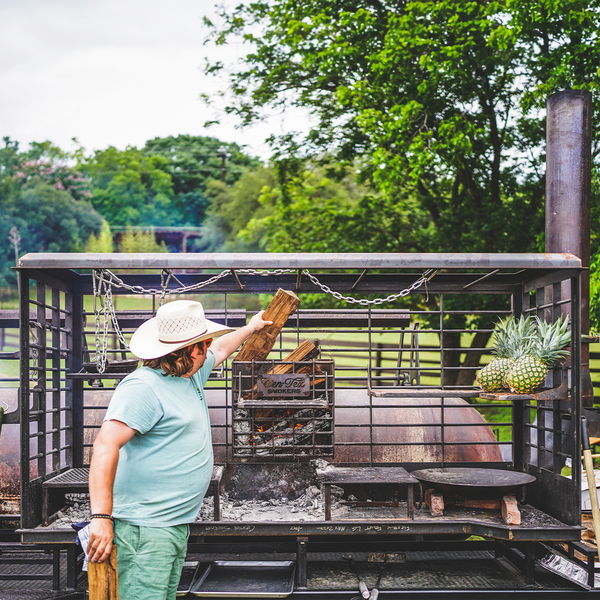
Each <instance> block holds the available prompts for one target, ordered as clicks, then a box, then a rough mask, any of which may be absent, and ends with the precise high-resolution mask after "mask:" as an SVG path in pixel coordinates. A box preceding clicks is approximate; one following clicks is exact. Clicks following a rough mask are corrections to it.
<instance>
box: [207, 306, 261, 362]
mask: <svg viewBox="0 0 600 600" xmlns="http://www.w3.org/2000/svg"><path fill="white" fill-rule="evenodd" d="M263 313H264V311H261V312H260V313H258V314H256V315H254V316H253V317H252V318H251V319H250V322H249V323H248V324H247V325H244V327H240V328H239V329H236V330H235V331H232V332H231V333H228V334H226V335H224V336H221V337H220V338H217V339H216V340H215V341H214V342H213V344H212V346H211V350H212V352H213V354H214V355H215V365H219V364H221V363H222V362H223V361H224V360H226V359H227V358H228V357H229V356H231V355H232V354H233V353H234V352H235V351H236V350H237V349H238V348H239V347H240V346H241V345H242V344H243V343H244V342H245V341H246V340H247V339H248V338H249V337H250V336H251V335H252V334H253V333H255V332H256V331H260V330H261V329H262V328H263V327H266V326H267V325H271V324H272V323H273V321H265V320H263V318H262V314H263Z"/></svg>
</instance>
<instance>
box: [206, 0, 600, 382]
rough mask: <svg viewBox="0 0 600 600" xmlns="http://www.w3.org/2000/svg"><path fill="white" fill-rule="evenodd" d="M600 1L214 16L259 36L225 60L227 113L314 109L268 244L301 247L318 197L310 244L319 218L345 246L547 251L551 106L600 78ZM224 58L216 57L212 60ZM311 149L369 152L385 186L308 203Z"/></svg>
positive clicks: (276, 6) (239, 11) (220, 37)
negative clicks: (302, 159) (303, 174)
mask: <svg viewBox="0 0 600 600" xmlns="http://www.w3.org/2000/svg"><path fill="white" fill-rule="evenodd" d="M599 8H600V2H599V0H591V1H590V2H587V1H586V2H584V1H583V0H564V1H563V2H560V3H558V2H550V1H549V0H533V1H532V2H527V3H524V2H519V1H518V0H500V1H484V2H464V1H463V0H436V1H433V0H426V1H419V2H417V1H415V2H410V1H409V2H398V3H389V2H385V0H384V1H380V0H376V1H374V2H371V1H369V2H365V1H364V0H349V1H344V2H340V1H339V0H333V1H327V2H326V1H325V0H311V1H310V2H308V1H306V0H299V1H293V2H292V1H291V0H282V1H281V2H276V3H275V2H270V1H269V0H257V1H255V2H252V3H247V4H241V5H238V6H237V7H236V8H234V9H232V10H231V11H228V10H227V9H224V10H223V12H222V14H221V21H220V22H219V23H216V24H212V23H210V22H209V25H212V27H213V35H212V39H213V40H214V41H215V42H216V43H217V44H226V43H228V42H229V41H231V40H233V39H235V40H243V41H244V42H247V43H248V44H249V45H250V46H251V47H250V48H249V51H248V53H247V55H246V57H245V59H244V60H242V61H239V62H238V64H237V65H236V66H234V67H233V69H229V70H228V71H227V72H228V80H229V86H228V89H226V90H224V92H223V96H224V97H227V95H229V96H230V97H232V98H233V100H232V101H229V102H228V103H227V104H226V106H225V110H224V112H225V113H226V114H235V115H237V116H238V117H239V118H240V120H241V122H242V123H243V124H249V123H252V122H255V121H257V120H259V119H261V118H264V117H265V116H267V115H269V114H270V113H272V112H273V111H281V110H285V109H286V108H288V107H290V106H293V107H300V108H303V109H308V110H309V111H310V112H311V113H312V116H313V121H312V122H313V123H314V126H313V128H312V129H311V130H310V131H309V132H308V133H307V134H305V135H303V136H302V135H300V134H296V135H287V136H284V137H281V138H278V139H273V140H272V142H273V143H274V145H275V148H276V150H277V153H278V156H279V157H280V158H283V159H285V160H283V161H280V165H282V166H283V169H282V170H280V174H281V176H280V180H279V187H280V192H281V194H280V196H281V199H280V201H278V202H277V203H276V206H275V211H274V213H273V216H272V217H271V218H272V220H273V222H277V223H280V224H281V227H280V229H279V230H278V231H277V232H275V233H274V234H273V235H270V237H269V239H268V241H267V245H266V248H267V249H268V250H273V249H276V248H279V247H286V246H288V245H289V244H288V241H287V238H288V237H289V235H290V234H292V235H293V234H294V231H298V230H300V231H301V230H302V225H304V226H306V225H308V222H309V220H310V210H311V206H312V205H314V204H316V205H317V206H318V207H319V208H325V210H320V211H319V221H320V222H319V223H318V224H315V225H314V228H313V231H312V232H311V233H312V235H306V236H304V235H300V236H299V235H298V234H296V239H295V240H294V242H295V243H296V246H295V250H296V251H302V250H305V251H306V250H311V249H314V248H315V242H314V240H315V230H318V231H319V232H320V233H319V235H317V236H316V239H317V240H324V242H323V243H322V246H321V247H322V248H323V249H331V250H337V249H341V248H345V247H348V245H350V244H351V245H352V246H353V248H354V250H355V251H367V250H370V249H372V248H373V245H372V244H371V240H372V239H377V240H378V244H379V248H398V247H401V248H403V249H406V248H408V249H409V250H414V251H421V252H426V251H430V252H431V251H433V252H441V251H446V252H526V251H534V250H538V249H539V248H538V243H539V242H538V239H539V233H540V232H541V231H542V230H543V224H544V218H543V198H544V187H545V183H544V169H543V161H544V151H543V148H544V138H545V136H544V118H543V116H542V115H543V110H542V109H543V105H544V102H545V98H546V97H547V96H548V95H549V94H550V93H552V92H554V91H558V90H560V89H564V88H567V89H570V88H583V89H588V90H590V91H596V90H598V88H599V82H600V79H599V76H598V65H599V64H600V41H599V38H598V35H597V32H598V29H599V26H600V10H599ZM225 68H226V66H225V65H224V64H222V63H220V62H218V61H216V62H214V63H211V64H208V65H207V72H209V73H215V74H220V73H223V72H224V70H225ZM597 114H598V111H596V115H597ZM299 148H300V149H302V152H303V153H304V154H308V155H310V154H314V153H317V152H324V153H325V154H326V155H328V158H329V160H331V157H333V158H334V159H336V160H341V161H347V162H355V161H361V162H362V163H363V164H364V167H363V168H362V169H361V174H360V177H361V178H362V179H363V181H370V182H371V183H372V185H373V186H375V189H376V190H377V191H378V192H379V194H380V195H381V196H376V197H375V198H374V199H369V198H367V197H365V198H364V199H363V200H362V201H361V202H359V203H358V204H355V205H353V204H351V203H347V202H345V203H337V202H335V201H331V202H329V204H327V205H326V206H325V207H323V206H322V204H323V201H322V200H321V199H320V198H317V199H316V200H313V196H312V192H311V194H310V195H309V196H308V197H307V198H306V199H305V200H304V201H301V197H302V194H298V193H296V192H294V191H293V188H294V187H295V186H298V185H300V187H303V184H302V183H300V182H299V179H298V169H297V168H294V160H296V159H297V158H298V156H299V154H298V149H299ZM594 156H597V146H596V147H595V148H594ZM290 166H292V168H291V169H290V168H289V167H290ZM329 208H332V209H333V210H329ZM371 208H373V209H374V210H375V212H371ZM358 219H360V221H359V222H360V223H361V224H362V223H363V222H365V223H366V224H367V225H368V227H367V229H366V231H369V228H372V227H373V226H375V228H376V225H377V220H379V221H381V222H382V223H383V226H382V227H381V228H380V229H379V233H380V235H379V236H377V235H375V236H372V235H363V228H362V227H361V228H359V227H357V226H356V221H357V220H358ZM296 222H298V223H299V227H298V228H296V227H295V224H296ZM402 224H404V226H402ZM299 237H300V239H298V238H299ZM328 239H331V240H332V243H328ZM482 300H483V301H484V302H485V305H486V308H487V309H491V310H494V308H495V309H498V308H500V307H499V306H498V305H497V300H494V299H482ZM460 301H461V302H463V303H464V301H465V300H464V299H460ZM453 325H454V326H455V327H456V328H463V327H465V326H467V323H459V322H458V320H457V322H456V323H453ZM470 325H471V326H476V325H478V324H476V323H471V324H470ZM479 325H480V324H479ZM481 341H482V340H481V339H477V341H476V342H475V343H476V345H478V346H481V345H483V344H482V343H481ZM454 354H455V355H456V356H450V353H448V354H447V356H448V359H449V361H450V362H449V364H448V366H452V365H453V364H456V361H457V360H458V353H454ZM455 373H457V372H456V371H455ZM449 383H452V382H451V381H449Z"/></svg>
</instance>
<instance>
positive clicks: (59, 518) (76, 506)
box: [48, 494, 91, 529]
mask: <svg viewBox="0 0 600 600" xmlns="http://www.w3.org/2000/svg"><path fill="white" fill-rule="evenodd" d="M65 501H66V506H65V507H64V508H63V509H62V510H59V511H58V512H57V513H56V519H55V520H54V521H52V523H50V525H48V528H49V529H69V528H70V527H71V525H72V524H73V523H83V522H84V521H89V520H90V515H91V511H90V496H89V494H65Z"/></svg>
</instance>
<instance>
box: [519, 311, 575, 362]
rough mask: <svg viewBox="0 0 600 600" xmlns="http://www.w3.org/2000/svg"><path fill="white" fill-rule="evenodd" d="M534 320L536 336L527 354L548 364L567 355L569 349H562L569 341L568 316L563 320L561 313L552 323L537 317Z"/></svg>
mask: <svg viewBox="0 0 600 600" xmlns="http://www.w3.org/2000/svg"><path fill="white" fill-rule="evenodd" d="M536 320H537V336H536V338H535V339H534V342H533V344H532V346H531V349H530V351H529V354H531V355H532V356H534V357H535V358H537V359H539V360H540V361H541V362H543V363H544V364H545V365H548V366H550V365H552V364H554V363H556V362H558V361H559V360H561V359H562V358H566V357H567V356H569V351H568V350H565V349H564V348H565V346H568V345H569V344H570V343H571V332H570V331H569V316H568V315H567V316H566V317H565V319H564V320H563V318H562V315H561V316H560V317H559V318H558V319H557V320H556V321H555V322H554V323H546V321H543V320H542V319H540V318H539V317H536Z"/></svg>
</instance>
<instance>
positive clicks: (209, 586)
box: [191, 560, 296, 598]
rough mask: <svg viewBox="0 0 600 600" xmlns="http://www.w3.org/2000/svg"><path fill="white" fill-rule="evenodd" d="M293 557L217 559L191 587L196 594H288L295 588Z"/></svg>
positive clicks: (211, 595)
mask: <svg viewBox="0 0 600 600" xmlns="http://www.w3.org/2000/svg"><path fill="white" fill-rule="evenodd" d="M295 571H296V563H295V561H293V560H282V561H274V560H257V561H249V560H248V561H233V560H232V561H225V560H224V561H218V560H217V561H214V562H212V563H211V564H210V565H209V567H208V568H207V569H206V571H205V572H204V574H203V575H202V576H201V577H200V579H198V581H197V582H196V584H195V585H194V586H193V588H192V589H191V593H192V594H194V595H195V596H207V597H222V598H285V597H286V596H289V595H290V594H291V593H292V592H293V591H294V575H295Z"/></svg>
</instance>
